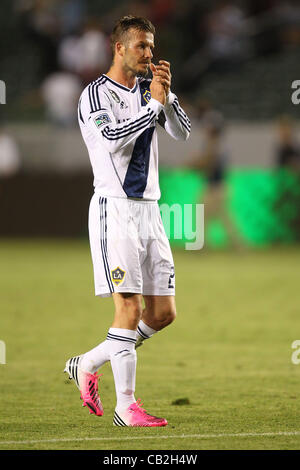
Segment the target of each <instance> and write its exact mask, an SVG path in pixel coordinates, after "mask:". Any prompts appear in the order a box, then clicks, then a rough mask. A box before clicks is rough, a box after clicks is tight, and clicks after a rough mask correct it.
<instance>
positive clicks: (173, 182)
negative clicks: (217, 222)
mask: <svg viewBox="0 0 300 470" xmlns="http://www.w3.org/2000/svg"><path fill="white" fill-rule="evenodd" d="M159 178H160V189H161V199H160V200H159V205H160V206H161V205H162V204H168V205H169V206H173V205H175V204H176V205H177V209H178V208H180V217H179V220H176V222H175V220H174V216H173V223H172V221H170V227H169V230H168V228H167V227H166V224H165V229H166V232H167V235H169V237H170V241H171V242H172V245H173V246H184V245H185V243H186V242H189V241H193V240H191V239H190V238H189V232H190V229H191V228H192V227H194V229H195V220H194V219H195V211H194V210H193V211H192V217H193V220H191V221H190V222H189V223H188V224H186V222H187V220H186V217H187V212H185V210H186V209H185V208H184V205H185V204H192V205H194V204H196V203H199V204H200V203H201V202H200V200H201V198H202V196H203V194H204V192H205V188H206V185H207V182H206V179H205V177H204V176H202V175H200V174H199V173H197V172H195V171H191V170H187V169H184V168H181V169H180V168H176V169H175V170H173V169H169V168H161V169H160V172H159ZM178 213H179V212H178V211H177V214H178ZM162 218H163V216H162ZM163 221H164V218H163ZM164 222H165V221H164ZM168 232H169V233H168ZM179 235H182V236H181V237H180V238H178V237H179Z"/></svg>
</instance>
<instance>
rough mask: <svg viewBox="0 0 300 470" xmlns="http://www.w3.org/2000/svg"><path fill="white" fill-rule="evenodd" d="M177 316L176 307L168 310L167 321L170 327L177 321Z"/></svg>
mask: <svg viewBox="0 0 300 470" xmlns="http://www.w3.org/2000/svg"><path fill="white" fill-rule="evenodd" d="M176 315H177V312H176V308H175V307H172V308H170V309H169V310H168V312H167V316H166V320H167V322H168V325H170V324H171V323H173V321H174V320H175V319H176Z"/></svg>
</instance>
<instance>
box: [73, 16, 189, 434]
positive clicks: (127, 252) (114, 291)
mask: <svg viewBox="0 0 300 470" xmlns="http://www.w3.org/2000/svg"><path fill="white" fill-rule="evenodd" d="M154 35H155V28H154V26H153V25H152V23H151V22H150V21H148V20H147V19H145V18H140V17H135V16H125V17H123V18H121V19H120V20H119V21H118V22H117V23H116V25H115V27H114V29H113V32H112V36H111V43H112V50H113V62H112V65H111V67H110V69H109V71H108V72H107V73H106V74H103V75H101V76H100V77H99V78H98V79H97V80H95V81H93V82H92V83H90V84H89V85H88V86H87V87H86V88H85V89H84V91H83V93H82V95H81V97H80V100H79V106H78V120H79V124H80V129H81V133H82V136H83V139H84V142H85V144H86V146H87V149H88V152H89V157H90V161H91V165H92V168H93V173H94V187H95V192H94V195H93V197H92V199H91V203H90V209H89V237H90V246H91V254H92V260H93V267H94V280H95V294H96V295H97V296H100V297H107V296H112V298H113V301H114V308H115V313H114V319H113V322H112V325H111V328H109V331H108V334H107V337H106V339H105V340H104V341H103V342H101V343H100V344H99V345H98V346H96V347H95V348H94V349H92V350H91V351H88V352H86V353H85V354H82V355H79V356H75V357H72V358H70V359H69V360H68V361H67V363H66V367H65V372H67V373H68V374H69V376H70V378H72V379H74V381H75V383H76V385H77V387H78V388H79V390H80V392H81V398H82V400H83V406H88V407H89V408H90V412H91V413H93V414H95V415H97V416H101V415H102V414H103V406H102V403H101V401H100V397H99V393H98V377H99V376H97V371H98V369H99V368H100V367H101V366H102V365H103V364H104V363H106V362H107V361H110V363H111V367H112V372H113V376H114V381H115V388H116V396H117V403H116V408H115V414H114V419H113V424H114V425H116V426H166V425H167V421H166V419H164V418H158V417H156V416H152V415H150V414H148V413H147V412H146V411H145V410H144V409H143V408H142V406H141V403H140V401H139V400H138V401H137V400H136V399H135V396H134V393H135V381H136V347H137V346H139V345H141V344H142V342H143V341H144V340H147V339H149V338H150V337H151V336H152V335H154V334H155V333H156V332H158V331H160V330H161V329H163V328H165V327H166V326H167V325H169V324H170V323H171V322H172V321H173V320H174V319H175V315H176V307H175V298H174V295H175V273H174V263H173V257H172V253H171V249H170V245H169V241H168V239H167V236H166V234H165V231H164V228H163V225H162V220H161V217H160V211H159V207H158V203H157V201H158V199H159V198H160V189H159V182H158V148H157V130H156V128H157V125H161V126H162V127H163V128H164V129H165V130H166V132H168V134H170V135H171V136H172V137H173V138H174V139H178V140H186V139H187V138H188V136H189V133H190V121H189V119H188V117H187V115H186V114H185V112H184V111H183V109H182V108H181V107H180V105H179V102H178V99H177V97H176V95H175V94H173V93H172V92H171V91H170V86H171V72H170V64H169V63H168V62H167V61H165V60H160V61H159V63H158V64H157V65H156V66H155V65H154V64H152V62H151V59H152V57H153V49H154ZM149 69H151V71H152V75H153V78H152V80H149V79H146V78H145V77H146V76H147V74H148V71H149ZM143 300H144V304H145V307H144V308H143Z"/></svg>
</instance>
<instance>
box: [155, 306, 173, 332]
mask: <svg viewBox="0 0 300 470" xmlns="http://www.w3.org/2000/svg"><path fill="white" fill-rule="evenodd" d="M175 318H176V308H175V307H169V308H166V309H164V310H162V311H161V312H160V315H159V317H158V318H157V320H158V321H159V323H160V328H165V327H166V326H168V325H170V324H171V323H173V321H174V320H175Z"/></svg>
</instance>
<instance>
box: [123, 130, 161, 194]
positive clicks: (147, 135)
mask: <svg viewBox="0 0 300 470" xmlns="http://www.w3.org/2000/svg"><path fill="white" fill-rule="evenodd" d="M154 129H155V127H154V126H153V127H150V128H148V129H145V131H144V132H143V133H142V134H141V135H140V136H139V137H138V138H137V139H136V142H135V146H134V148H133V152H132V157H131V160H130V163H129V165H128V168H127V173H126V176H125V179H124V183H123V189H124V191H125V193H126V194H127V196H128V197H143V194H144V191H145V189H146V186H147V179H148V172H149V159H150V145H151V140H152V136H153V132H154Z"/></svg>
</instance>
